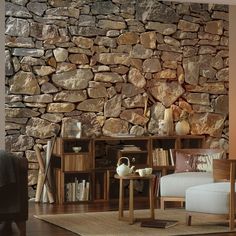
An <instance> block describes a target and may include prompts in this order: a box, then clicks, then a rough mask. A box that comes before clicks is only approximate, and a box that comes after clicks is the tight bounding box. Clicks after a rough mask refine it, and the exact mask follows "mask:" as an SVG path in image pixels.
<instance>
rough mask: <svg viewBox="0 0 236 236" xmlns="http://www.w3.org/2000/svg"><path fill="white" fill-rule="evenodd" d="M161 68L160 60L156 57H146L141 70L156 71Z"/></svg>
mask: <svg viewBox="0 0 236 236" xmlns="http://www.w3.org/2000/svg"><path fill="white" fill-rule="evenodd" d="M160 70H161V63H160V60H159V59H157V58H154V59H146V60H145V61H144V62H143V71H144V72H151V73H154V72H158V71H160Z"/></svg>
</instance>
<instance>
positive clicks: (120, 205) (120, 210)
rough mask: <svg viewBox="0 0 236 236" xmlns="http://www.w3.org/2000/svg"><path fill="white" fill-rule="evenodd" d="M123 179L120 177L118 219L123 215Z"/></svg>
mask: <svg viewBox="0 0 236 236" xmlns="http://www.w3.org/2000/svg"><path fill="white" fill-rule="evenodd" d="M123 185H124V184H123V179H120V193H119V195H120V196H119V220H121V219H122V218H123V216H124V188H123Z"/></svg>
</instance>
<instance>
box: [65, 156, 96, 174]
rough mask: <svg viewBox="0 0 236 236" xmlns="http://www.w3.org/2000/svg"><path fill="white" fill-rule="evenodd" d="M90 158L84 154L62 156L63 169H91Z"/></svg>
mask: <svg viewBox="0 0 236 236" xmlns="http://www.w3.org/2000/svg"><path fill="white" fill-rule="evenodd" d="M91 163H92V162H91V160H90V157H89V155H86V154H80V155H78V154H72V155H65V156H64V171H88V170H91V167H92V166H91Z"/></svg>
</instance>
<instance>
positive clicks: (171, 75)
mask: <svg viewBox="0 0 236 236" xmlns="http://www.w3.org/2000/svg"><path fill="white" fill-rule="evenodd" d="M153 78H154V79H170V80H175V79H176V70H171V69H165V70H162V71H160V72H158V73H156V74H154V75H153Z"/></svg>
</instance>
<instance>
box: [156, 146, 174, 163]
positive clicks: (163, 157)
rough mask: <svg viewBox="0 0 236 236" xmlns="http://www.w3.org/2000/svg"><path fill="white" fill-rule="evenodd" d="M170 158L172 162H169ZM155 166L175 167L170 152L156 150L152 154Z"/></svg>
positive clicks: (160, 149)
mask: <svg viewBox="0 0 236 236" xmlns="http://www.w3.org/2000/svg"><path fill="white" fill-rule="evenodd" d="M169 156H170V160H169ZM152 158H153V166H169V165H174V160H173V158H172V156H171V155H169V151H168V150H164V149H162V148H156V149H154V150H153V152H152Z"/></svg>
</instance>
